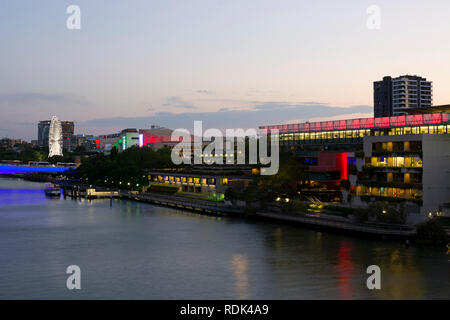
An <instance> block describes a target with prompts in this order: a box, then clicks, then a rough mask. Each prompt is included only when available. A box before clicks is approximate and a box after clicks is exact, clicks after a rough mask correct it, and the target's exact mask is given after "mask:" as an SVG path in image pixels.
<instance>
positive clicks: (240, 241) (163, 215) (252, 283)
mask: <svg viewBox="0 0 450 320" xmlns="http://www.w3.org/2000/svg"><path fill="white" fill-rule="evenodd" d="M14 184H15V185H14ZM10 186H13V187H12V188H11V189H9V188H10ZM28 186H29V184H28V183H22V182H20V181H12V182H11V181H10V180H7V181H2V179H0V204H3V206H4V207H3V208H0V243H1V244H2V246H1V247H2V251H1V254H2V256H5V257H8V259H3V260H2V259H0V279H1V280H0V298H8V299H9V298H22V299H24V298H35V299H45V298H54V299H55V298H73V297H74V296H73V294H72V293H71V292H69V291H68V290H66V289H65V280H66V278H65V277H66V274H65V268H66V267H67V265H69V264H78V265H80V266H81V267H82V269H84V270H86V272H85V273H84V274H85V275H86V277H87V278H86V280H85V281H87V282H86V283H89V285H88V286H87V287H86V290H82V292H81V293H79V295H78V296H77V298H86V299H88V298H102V299H105V298H106V299H107V298H113V299H117V298H121V299H129V298H142V299H148V298H155V299H167V298H169V299H172V298H173V299H192V298H196V299H401V298H406V299H418V298H426V299H430V298H433V299H434V298H437V299H448V298H450V281H449V272H448V271H449V266H450V263H449V262H448V259H449V257H448V256H446V248H445V247H443V248H430V247H419V246H411V247H410V248H406V247H405V246H404V245H403V244H402V243H398V242H387V241H376V240H368V239H364V238H356V237H355V238H354V237H350V236H346V235H340V234H333V233H330V232H318V231H314V230H308V229H306V228H302V227H300V226H290V225H286V224H274V223H263V222H260V221H257V222H256V221H248V220H245V219H237V218H230V217H217V216H214V215H202V214H199V213H196V212H192V211H183V210H179V209H175V208H166V207H160V206H155V205H151V204H146V203H140V202H133V201H124V200H117V199H116V200H113V204H112V206H110V201H109V199H105V200H93V201H87V200H85V199H83V198H79V199H77V200H71V199H70V198H67V199H66V200H64V199H62V198H61V199H46V198H45V196H44V194H43V192H41V191H42V190H39V189H40V188H41V189H42V188H43V184H34V185H32V186H30V188H29V189H28ZM1 189H3V190H1ZM13 189H15V190H13ZM12 195H13V196H12ZM11 199H14V203H15V205H14V206H5V204H7V203H13V202H11ZM21 199H22V201H20V200H21ZM38 203H39V205H36V204H38ZM30 262H32V263H30ZM373 264H375V265H378V266H379V267H380V268H381V273H382V274H381V287H382V289H381V290H368V289H367V287H366V280H367V277H368V275H367V273H366V269H367V267H368V266H369V265H373Z"/></svg>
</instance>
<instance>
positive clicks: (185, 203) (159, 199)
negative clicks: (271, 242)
mask: <svg viewBox="0 0 450 320" xmlns="http://www.w3.org/2000/svg"><path fill="white" fill-rule="evenodd" d="M120 196H121V197H123V198H126V199H131V200H136V201H144V202H149V203H153V204H158V205H162V206H169V207H174V208H180V209H184V210H193V211H199V212H202V213H208V214H232V215H243V214H244V212H243V209H242V208H239V207H235V206H229V205H225V204H223V203H220V202H213V201H208V200H201V199H190V198H186V197H178V196H174V195H164V194H155V193H139V194H133V193H130V192H127V191H121V192H120Z"/></svg>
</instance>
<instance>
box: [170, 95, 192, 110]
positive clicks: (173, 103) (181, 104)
mask: <svg viewBox="0 0 450 320" xmlns="http://www.w3.org/2000/svg"><path fill="white" fill-rule="evenodd" d="M163 106H164V107H174V108H179V109H192V110H193V109H197V107H196V106H194V105H192V104H191V103H189V102H186V101H184V100H183V99H181V98H180V97H179V96H171V97H167V98H166V103H164V104H163Z"/></svg>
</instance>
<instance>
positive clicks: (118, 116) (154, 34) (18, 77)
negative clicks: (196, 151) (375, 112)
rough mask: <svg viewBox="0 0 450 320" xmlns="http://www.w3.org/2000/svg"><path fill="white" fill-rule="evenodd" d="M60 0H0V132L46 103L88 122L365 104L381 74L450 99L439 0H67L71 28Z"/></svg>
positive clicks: (323, 111) (319, 114) (354, 113)
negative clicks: (417, 79)
mask: <svg viewBox="0 0 450 320" xmlns="http://www.w3.org/2000/svg"><path fill="white" fill-rule="evenodd" d="M70 4H72V3H71V1H47V2H46V3H45V5H42V4H38V3H33V2H26V1H14V2H13V1H7V2H2V3H1V4H0V7H1V10H0V12H1V13H0V15H1V17H0V37H1V39H2V42H3V47H4V50H2V52H0V66H1V68H2V76H1V77H0V81H1V82H0V84H1V88H2V89H1V90H0V108H1V109H2V112H3V117H2V120H1V121H0V136H1V137H6V136H9V137H14V138H21V139H26V140H32V139H35V138H36V123H37V122H38V121H40V120H46V119H49V118H50V117H51V116H52V115H54V114H55V115H58V117H59V118H60V119H64V120H70V121H72V120H73V121H74V122H75V128H76V132H75V133H89V134H108V133H112V132H117V131H119V130H121V129H123V128H125V127H141V128H148V127H150V125H151V124H158V125H162V126H165V127H171V128H178V127H188V128H189V127H191V126H192V123H193V120H203V121H204V122H205V126H209V127H218V128H225V127H255V128H256V127H258V126H260V125H269V124H273V123H283V122H299V121H305V120H311V121H314V120H320V119H323V118H336V119H337V118H351V117H370V116H372V107H373V93H372V83H373V81H376V80H379V79H381V78H382V77H383V76H385V75H391V76H398V75H403V74H416V75H420V76H423V77H425V78H427V79H430V80H431V81H433V89H434V90H433V102H434V104H435V105H440V104H448V103H449V102H450V93H449V92H448V91H447V90H445V89H446V88H447V87H448V86H449V79H448V72H449V67H448V66H446V65H443V64H442V62H443V61H445V58H446V57H445V53H446V51H448V49H449V47H450V44H448V43H446V42H445V41H443V38H442V37H441V36H440V34H442V33H441V31H442V30H445V29H448V27H449V26H450V22H448V20H446V19H445V18H446V17H445V15H446V12H448V9H450V4H449V3H448V2H446V1H435V2H433V3H420V2H418V1H413V2H412V1H408V2H406V1H398V2H396V3H389V2H388V1H377V3H371V2H366V1H363V2H359V1H358V2H357V1H349V2H347V3H345V4H337V3H333V2H331V1H323V2H321V3H320V4H310V3H307V2H298V1H283V2H281V3H273V2H268V1H258V2H247V3H245V4H242V3H241V2H237V1H228V2H219V1H213V2H202V1H197V2H195V3H192V4H187V3H178V2H164V3H157V2H151V3H149V2H147V1H133V2H132V5H130V4H129V3H120V2H118V1H108V2H106V1H96V2H95V3H92V2H89V1H76V5H78V6H79V7H80V8H81V30H68V29H67V28H66V19H67V17H68V15H67V14H66V8H67V7H68V6H69V5H70ZM372 4H375V5H377V6H379V8H380V10H381V28H380V29H379V30H369V29H368V28H367V26H366V21H367V18H368V16H369V15H368V14H367V12H366V10H367V8H368V7H369V6H370V5H372ZM194 8H195V9H194ZM199 8H200V9H199ZM424 12H427V13H430V12H431V13H432V15H431V14H429V15H425V14H424ZM162 17H164V18H162ZM431 17H432V18H431ZM416 21H421V23H420V24H417V23H416ZM399 32H401V33H402V37H401V40H402V41H399V38H398V37H397V36H396V35H398V33H399ZM417 39H422V41H417ZM344 43H345V45H343V44H344Z"/></svg>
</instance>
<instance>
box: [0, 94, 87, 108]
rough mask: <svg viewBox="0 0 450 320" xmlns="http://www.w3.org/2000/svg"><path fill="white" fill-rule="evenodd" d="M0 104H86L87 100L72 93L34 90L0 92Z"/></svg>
mask: <svg viewBox="0 0 450 320" xmlns="http://www.w3.org/2000/svg"><path fill="white" fill-rule="evenodd" d="M0 104H1V105H9V106H24V105H36V104H38V105H41V104H70V105H88V104H89V101H88V100H87V99H86V98H85V97H83V96H80V95H77V94H73V93H56V94H47V93H36V92H19V93H3V94H0Z"/></svg>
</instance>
